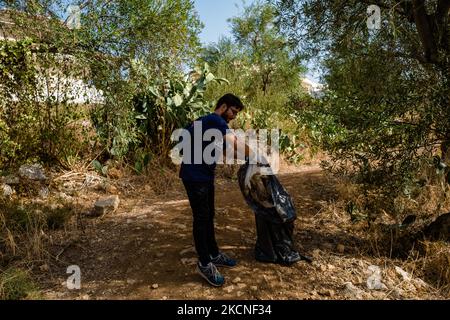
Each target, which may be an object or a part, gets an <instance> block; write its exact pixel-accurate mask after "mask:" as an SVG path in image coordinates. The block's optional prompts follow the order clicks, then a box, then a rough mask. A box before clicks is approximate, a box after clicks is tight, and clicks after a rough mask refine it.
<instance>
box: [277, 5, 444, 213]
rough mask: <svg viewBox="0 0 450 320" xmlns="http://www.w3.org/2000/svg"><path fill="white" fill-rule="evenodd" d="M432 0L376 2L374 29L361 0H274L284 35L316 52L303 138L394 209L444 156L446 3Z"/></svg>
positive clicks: (331, 165) (365, 190)
mask: <svg viewBox="0 0 450 320" xmlns="http://www.w3.org/2000/svg"><path fill="white" fill-rule="evenodd" d="M438 2H439V4H438V5H437V7H435V10H436V12H440V13H439V14H434V15H433V14H428V13H427V12H425V11H422V9H424V8H423V7H419V8H415V9H414V12H415V13H414V14H413V8H412V6H411V5H410V4H411V2H407V1H404V2H401V3H398V2H396V1H382V2H380V3H379V5H380V6H381V7H382V12H383V14H382V25H381V29H379V30H369V29H368V28H367V25H366V20H367V15H366V9H367V4H366V3H365V2H360V1H334V2H332V3H330V2H329V1H321V0H311V1H298V2H292V1H276V3H277V8H278V13H279V18H280V22H281V26H282V27H283V28H284V31H286V32H287V34H288V36H289V37H290V40H291V41H292V42H294V43H297V44H298V45H299V48H300V49H301V52H302V53H303V54H304V55H307V56H310V57H322V58H323V59H322V60H321V61H322V65H323V67H324V71H325V73H324V79H325V80H326V83H327V85H328V94H327V96H326V97H325V98H324V100H323V101H322V102H321V103H320V104H319V105H313V106H312V107H310V108H307V109H306V110H304V112H303V115H302V117H303V118H304V119H305V120H304V121H305V123H306V125H307V127H308V129H309V132H310V136H311V137H312V138H313V139H314V141H315V142H316V143H317V145H318V146H319V147H320V148H323V149H324V150H326V151H328V153H329V154H330V155H331V160H330V162H329V163H328V167H329V168H330V169H332V170H333V171H335V172H338V173H343V174H346V175H349V176H351V177H352V178H353V181H354V182H356V183H357V184H359V185H361V186H362V193H363V194H365V195H366V196H367V198H368V199H369V198H370V196H369V195H370V194H378V196H379V199H381V200H382V201H384V203H385V208H386V209H387V210H388V211H389V212H391V213H393V214H397V213H399V212H398V210H396V209H395V206H393V202H394V199H396V198H397V197H403V196H406V197H408V196H411V193H410V190H412V189H414V188H416V187H418V186H419V184H418V181H419V177H420V176H421V175H422V173H423V171H424V170H425V171H427V170H428V169H429V168H430V160H431V159H432V158H433V156H437V155H438V156H441V157H442V159H443V162H448V161H449V160H450V158H449V154H448V145H449V144H448V141H449V138H450V113H449V112H450V109H449V108H448V106H449V98H450V95H449V91H448V90H449V88H450V86H449V73H448V70H449V61H450V59H449V57H450V54H449V47H448V37H449V33H448V25H449V22H448V18H446V17H448V11H449V8H448V5H447V6H446V5H443V4H444V1H438ZM435 3H437V2H435ZM442 17H444V18H442ZM421 18H425V19H426V20H427V21H430V23H431V24H432V26H431V27H430V28H429V30H428V31H426V30H425V29H424V26H423V24H422V23H423V20H421ZM427 23H428V22H427ZM425 33H428V35H427V36H426V37H425V38H424V35H425ZM427 39H428V40H427ZM367 208H370V206H368V207H367ZM369 211H370V210H369Z"/></svg>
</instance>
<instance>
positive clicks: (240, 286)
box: [237, 283, 247, 289]
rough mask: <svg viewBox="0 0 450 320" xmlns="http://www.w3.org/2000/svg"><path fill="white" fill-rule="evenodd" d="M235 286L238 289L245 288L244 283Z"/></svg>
mask: <svg viewBox="0 0 450 320" xmlns="http://www.w3.org/2000/svg"><path fill="white" fill-rule="evenodd" d="M237 286H238V288H239V289H244V288H246V287H247V285H246V284H245V283H238V284H237Z"/></svg>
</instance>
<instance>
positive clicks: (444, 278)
mask: <svg viewBox="0 0 450 320" xmlns="http://www.w3.org/2000/svg"><path fill="white" fill-rule="evenodd" d="M421 251H423V257H422V258H421V259H420V269H421V272H422V273H423V275H424V277H425V278H426V279H427V280H429V281H430V282H431V283H433V284H435V285H436V287H438V288H439V289H440V290H442V291H444V292H446V293H447V294H450V246H449V244H448V243H445V242H429V241H424V242H422V243H421Z"/></svg>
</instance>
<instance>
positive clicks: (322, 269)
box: [320, 264, 328, 272]
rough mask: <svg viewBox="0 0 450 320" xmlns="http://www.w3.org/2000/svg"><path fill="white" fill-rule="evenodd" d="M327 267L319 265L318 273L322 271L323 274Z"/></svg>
mask: <svg viewBox="0 0 450 320" xmlns="http://www.w3.org/2000/svg"><path fill="white" fill-rule="evenodd" d="M327 269H328V268H327V266H326V265H324V264H321V265H320V271H322V272H325V271H327Z"/></svg>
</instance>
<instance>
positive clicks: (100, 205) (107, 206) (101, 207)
mask: <svg viewBox="0 0 450 320" xmlns="http://www.w3.org/2000/svg"><path fill="white" fill-rule="evenodd" d="M119 203H120V200H119V196H117V195H114V196H110V197H105V198H101V199H99V200H97V202H96V203H95V205H94V210H95V214H96V215H98V216H102V215H104V214H107V213H113V212H114V211H116V210H117V208H118V207H119Z"/></svg>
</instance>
